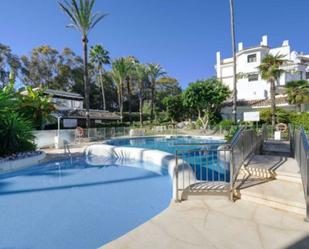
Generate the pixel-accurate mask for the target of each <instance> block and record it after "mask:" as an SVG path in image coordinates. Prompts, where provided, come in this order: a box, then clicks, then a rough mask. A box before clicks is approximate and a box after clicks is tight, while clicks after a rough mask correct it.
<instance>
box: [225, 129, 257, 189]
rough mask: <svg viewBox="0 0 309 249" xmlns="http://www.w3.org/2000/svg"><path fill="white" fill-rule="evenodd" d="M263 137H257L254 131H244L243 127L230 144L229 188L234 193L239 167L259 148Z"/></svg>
mask: <svg viewBox="0 0 309 249" xmlns="http://www.w3.org/2000/svg"><path fill="white" fill-rule="evenodd" d="M262 141H263V136H259V135H258V134H257V132H256V131H255V130H254V129H252V128H251V129H248V130H245V129H244V128H243V127H242V128H240V129H239V131H238V132H237V133H236V134H235V136H234V138H233V139H232V142H231V147H230V153H231V161H230V172H231V175H230V176H231V180H230V181H231V188H232V191H234V188H235V183H236V180H237V177H238V175H239V173H240V170H241V167H242V166H243V165H244V164H245V162H246V161H247V160H248V158H249V157H250V156H251V155H253V154H255V152H256V151H257V150H258V149H259V148H260V147H261V145H262Z"/></svg>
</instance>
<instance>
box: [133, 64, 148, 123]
mask: <svg viewBox="0 0 309 249" xmlns="http://www.w3.org/2000/svg"><path fill="white" fill-rule="evenodd" d="M134 68H135V75H136V80H137V84H138V88H139V93H138V98H139V121H140V124H141V126H143V108H144V89H145V85H146V84H147V81H148V72H147V67H146V66H145V65H143V64H135V67H134Z"/></svg>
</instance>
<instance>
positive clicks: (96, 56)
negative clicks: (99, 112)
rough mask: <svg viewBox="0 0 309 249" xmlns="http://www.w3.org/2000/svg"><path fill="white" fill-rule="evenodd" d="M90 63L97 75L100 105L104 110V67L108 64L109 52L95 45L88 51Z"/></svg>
mask: <svg viewBox="0 0 309 249" xmlns="http://www.w3.org/2000/svg"><path fill="white" fill-rule="evenodd" d="M90 61H91V63H92V64H93V65H94V67H95V69H96V71H97V72H98V74H99V77H98V78H99V81H100V85H101V91H102V103H103V110H104V111H105V110H106V98H105V87H104V73H105V70H104V65H109V64H110V57H109V52H108V51H107V50H105V49H104V47H103V46H102V45H95V46H94V47H92V48H91V50H90Z"/></svg>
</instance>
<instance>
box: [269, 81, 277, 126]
mask: <svg viewBox="0 0 309 249" xmlns="http://www.w3.org/2000/svg"><path fill="white" fill-rule="evenodd" d="M270 96H271V124H272V126H275V125H276V85H275V81H274V80H271V81H270Z"/></svg>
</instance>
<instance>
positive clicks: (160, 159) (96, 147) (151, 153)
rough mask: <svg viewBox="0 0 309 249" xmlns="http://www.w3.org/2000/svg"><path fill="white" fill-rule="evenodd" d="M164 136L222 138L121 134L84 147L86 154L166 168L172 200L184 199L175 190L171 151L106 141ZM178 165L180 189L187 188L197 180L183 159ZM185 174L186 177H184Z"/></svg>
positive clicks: (174, 166) (175, 181)
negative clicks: (169, 178)
mask: <svg viewBox="0 0 309 249" xmlns="http://www.w3.org/2000/svg"><path fill="white" fill-rule="evenodd" d="M166 136H178V137H195V138H207V139H217V140H218V139H219V140H224V139H222V137H218V136H200V135H199V136H196V135H168V134H167V135H166V134H164V135H156V136H123V137H119V138H112V139H109V140H105V141H104V142H96V143H93V144H91V145H88V146H87V147H86V148H85V155H86V156H104V157H106V158H119V159H128V160H137V161H141V162H146V163H147V162H150V163H153V164H155V165H157V166H158V167H162V168H165V169H167V170H168V173H169V175H170V177H171V180H172V193H173V194H172V200H180V199H186V196H185V195H184V194H183V193H179V195H180V196H177V195H178V192H177V184H179V183H177V178H176V177H177V176H176V167H177V162H176V156H175V155H174V154H172V153H168V152H165V151H161V150H157V149H146V148H139V147H125V146H117V145H110V144H108V142H110V141H112V140H120V139H138V138H151V137H166ZM178 165H181V167H180V169H181V170H178V178H179V179H184V181H182V186H181V189H186V188H188V187H189V186H190V185H191V183H192V182H197V181H198V180H197V179H196V177H195V174H194V173H193V170H192V168H191V166H190V165H189V164H188V163H186V162H185V161H184V160H181V159H180V160H178ZM185 176H186V177H185Z"/></svg>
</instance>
